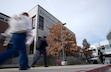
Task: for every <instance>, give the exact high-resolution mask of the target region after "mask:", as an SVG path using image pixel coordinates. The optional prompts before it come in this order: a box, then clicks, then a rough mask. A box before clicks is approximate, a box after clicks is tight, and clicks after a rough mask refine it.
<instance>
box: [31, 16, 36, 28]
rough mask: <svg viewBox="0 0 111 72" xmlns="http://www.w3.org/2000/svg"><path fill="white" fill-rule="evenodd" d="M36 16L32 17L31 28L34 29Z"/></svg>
mask: <svg viewBox="0 0 111 72" xmlns="http://www.w3.org/2000/svg"><path fill="white" fill-rule="evenodd" d="M35 23H36V15H35V16H33V17H32V28H33V29H35Z"/></svg>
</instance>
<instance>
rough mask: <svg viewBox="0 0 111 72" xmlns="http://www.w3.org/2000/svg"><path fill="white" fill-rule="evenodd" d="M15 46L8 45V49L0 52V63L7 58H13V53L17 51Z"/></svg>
mask: <svg viewBox="0 0 111 72" xmlns="http://www.w3.org/2000/svg"><path fill="white" fill-rule="evenodd" d="M13 46H14V45H13V44H9V45H8V46H7V50H6V51H4V52H1V53H0V65H2V64H3V63H4V62H5V61H6V60H8V59H9V58H11V57H12V55H13V54H14V53H15V52H16V51H15V49H14V48H13Z"/></svg>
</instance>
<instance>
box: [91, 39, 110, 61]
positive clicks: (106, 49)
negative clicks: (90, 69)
mask: <svg viewBox="0 0 111 72" xmlns="http://www.w3.org/2000/svg"><path fill="white" fill-rule="evenodd" d="M99 49H100V50H101V51H102V53H103V55H104V57H105V63H111V62H110V61H111V60H110V59H111V43H109V41H108V40H104V41H101V42H99V43H96V44H94V45H91V47H90V50H92V58H91V60H97V61H98V50H99Z"/></svg>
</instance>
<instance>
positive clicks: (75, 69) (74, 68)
mask: <svg viewBox="0 0 111 72" xmlns="http://www.w3.org/2000/svg"><path fill="white" fill-rule="evenodd" d="M109 68H110V65H103V64H93V65H67V66H49V67H35V68H31V69H29V70H18V68H10V69H0V72H107V70H108V69H109Z"/></svg>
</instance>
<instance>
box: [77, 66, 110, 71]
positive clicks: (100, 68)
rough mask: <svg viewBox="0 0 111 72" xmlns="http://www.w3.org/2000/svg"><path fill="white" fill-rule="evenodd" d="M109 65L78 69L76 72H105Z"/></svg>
mask: <svg viewBox="0 0 111 72" xmlns="http://www.w3.org/2000/svg"><path fill="white" fill-rule="evenodd" d="M110 67H111V64H109V65H106V66H103V67H98V68H95V69H92V70H80V71H77V72H106V71H107V70H108V69H109V68H110Z"/></svg>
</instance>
